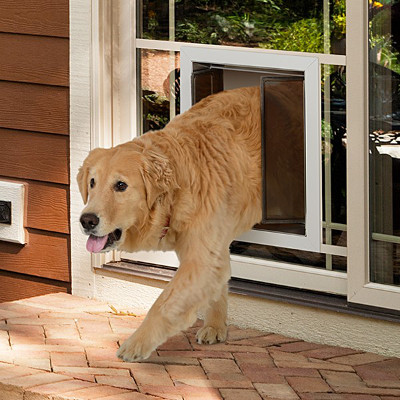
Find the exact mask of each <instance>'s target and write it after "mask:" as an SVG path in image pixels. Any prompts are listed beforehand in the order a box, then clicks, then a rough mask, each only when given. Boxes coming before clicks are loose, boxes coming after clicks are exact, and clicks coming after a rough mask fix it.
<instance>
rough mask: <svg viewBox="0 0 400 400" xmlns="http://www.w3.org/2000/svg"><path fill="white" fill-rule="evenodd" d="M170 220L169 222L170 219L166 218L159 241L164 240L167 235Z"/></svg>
mask: <svg viewBox="0 0 400 400" xmlns="http://www.w3.org/2000/svg"><path fill="white" fill-rule="evenodd" d="M170 220H171V217H168V218H167V221H166V224H165V226H164V228H162V231H161V235H160V240H161V239H163V238H165V236H167V233H168V231H169V223H170Z"/></svg>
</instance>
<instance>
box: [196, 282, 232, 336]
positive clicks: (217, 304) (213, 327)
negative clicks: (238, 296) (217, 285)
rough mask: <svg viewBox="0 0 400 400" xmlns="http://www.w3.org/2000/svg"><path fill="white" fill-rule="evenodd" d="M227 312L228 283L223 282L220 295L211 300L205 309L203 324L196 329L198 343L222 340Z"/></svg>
mask: <svg viewBox="0 0 400 400" xmlns="http://www.w3.org/2000/svg"><path fill="white" fill-rule="evenodd" d="M227 313H228V285H227V284H225V285H224V287H223V289H222V292H221V296H220V298H219V299H218V300H217V301H212V302H211V304H210V305H209V307H208V309H207V310H206V315H205V318H204V325H203V327H202V328H200V329H199V330H198V331H197V334H196V338H197V341H198V343H200V344H201V343H206V344H213V343H216V342H224V341H225V340H226V335H227V332H228V328H227V325H226V319H227Z"/></svg>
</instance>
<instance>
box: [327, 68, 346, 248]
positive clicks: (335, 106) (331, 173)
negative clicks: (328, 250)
mask: <svg viewBox="0 0 400 400" xmlns="http://www.w3.org/2000/svg"><path fill="white" fill-rule="evenodd" d="M321 75H322V85H321V90H322V92H321V97H322V104H321V109H322V126H321V135H322V138H321V140H322V143H321V144H322V146H321V150H322V154H321V156H322V210H323V211H322V212H323V216H322V218H323V219H322V220H323V228H324V231H323V233H324V243H325V244H332V245H339V246H346V242H347V239H346V236H347V235H346V218H347V215H346V146H347V136H346V69H345V67H344V66H331V65H323V66H322V70H321Z"/></svg>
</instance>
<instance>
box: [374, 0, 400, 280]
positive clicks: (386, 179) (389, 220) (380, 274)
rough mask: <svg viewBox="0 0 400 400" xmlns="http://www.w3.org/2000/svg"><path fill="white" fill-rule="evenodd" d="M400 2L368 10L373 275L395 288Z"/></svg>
mask: <svg viewBox="0 0 400 400" xmlns="http://www.w3.org/2000/svg"><path fill="white" fill-rule="evenodd" d="M399 14H400V2H399V1H398V0H381V1H380V2H377V1H374V2H370V6H369V78H370V82H369V99H370V100H369V112H370V120H369V155H370V208H371V209H370V217H371V219H370V226H371V252H370V256H371V257H370V258H371V274H370V279H371V281H373V282H378V283H383V284H389V285H399V284H400V281H399V274H400V258H399V244H400V211H399V210H400V208H399V204H400V24H399V19H398V17H399Z"/></svg>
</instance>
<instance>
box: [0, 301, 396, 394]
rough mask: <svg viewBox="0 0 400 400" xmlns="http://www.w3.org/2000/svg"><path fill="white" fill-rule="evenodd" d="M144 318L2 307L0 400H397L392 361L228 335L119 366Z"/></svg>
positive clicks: (33, 305)
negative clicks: (125, 344) (122, 348)
mask: <svg viewBox="0 0 400 400" xmlns="http://www.w3.org/2000/svg"><path fill="white" fill-rule="evenodd" d="M142 319H143V316H133V315H126V313H125V315H123V314H122V313H120V312H118V313H116V312H115V311H112V310H111V309H110V307H109V306H108V305H106V304H103V303H100V302H97V301H94V300H88V299H82V298H79V297H75V296H71V295H66V294H53V295H47V296H41V297H35V298H30V299H26V300H20V301H15V302H11V303H2V304H0V400H42V399H52V400H61V399H85V400H89V399H108V400H113V399H115V400H131V399H132V400H136V399H137V400H141V399H173V400H175V399H176V400H178V399H179V400H182V399H184V400H192V399H193V400H194V399H204V400H207V399H210V400H213V399H225V400H261V399H307V400H308V399H309V400H312V399H316V400H324V399H332V400H336V399H354V400H379V399H384V400H394V399H400V359H396V358H389V357H383V356H380V355H376V354H372V353H365V352H360V351H356V350H351V349H346V348H339V347H331V346H324V345H319V344H314V343H308V342H304V341H299V340H296V339H291V338H287V337H284V336H281V335H277V334H273V333H265V332H260V331H256V330H253V329H239V328H237V327H234V326H231V327H230V329H229V337H228V341H227V343H224V344H217V345H212V346H209V345H198V344H197V343H196V341H195V332H196V329H197V328H196V327H192V328H190V329H189V330H188V331H186V332H184V333H182V334H180V335H178V336H176V337H174V338H172V339H170V340H169V341H168V342H167V343H165V344H164V345H162V346H160V347H159V348H158V349H157V351H156V352H154V354H153V355H152V356H151V358H150V359H149V360H147V361H146V362H142V363H124V362H122V361H121V360H119V359H117V358H116V356H115V352H116V349H117V348H118V343H119V341H121V340H123V339H124V338H126V337H128V336H129V335H130V334H131V333H132V331H133V329H135V328H136V327H138V326H139V325H140V323H141V321H142Z"/></svg>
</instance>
